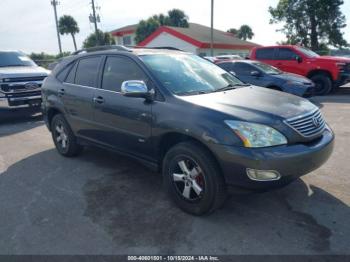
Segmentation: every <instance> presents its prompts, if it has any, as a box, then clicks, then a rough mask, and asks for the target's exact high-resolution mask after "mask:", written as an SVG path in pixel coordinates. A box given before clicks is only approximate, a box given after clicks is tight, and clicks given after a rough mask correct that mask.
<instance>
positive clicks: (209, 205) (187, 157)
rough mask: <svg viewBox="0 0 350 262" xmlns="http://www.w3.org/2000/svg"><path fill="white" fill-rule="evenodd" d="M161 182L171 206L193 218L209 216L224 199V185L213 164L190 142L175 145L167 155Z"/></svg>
mask: <svg viewBox="0 0 350 262" xmlns="http://www.w3.org/2000/svg"><path fill="white" fill-rule="evenodd" d="M163 181H164V186H165V188H166V190H167V192H168V193H169V194H170V196H171V198H172V199H173V200H174V202H175V203H176V204H177V205H178V206H179V207H180V208H181V209H182V210H184V211H185V212H187V213H190V214H193V215H198V216H199V215H205V214H209V213H211V212H213V211H214V210H216V209H217V208H219V207H220V206H221V205H222V204H223V202H224V201H225V199H226V194H227V193H226V185H225V182H224V179H223V176H222V174H221V172H220V170H219V168H218V166H217V164H216V162H215V160H214V159H213V157H212V156H211V155H210V154H209V152H207V151H206V150H205V149H204V148H202V147H201V146H199V145H197V144H195V143H192V142H183V143H179V144H177V145H175V146H174V147H173V148H171V149H170V150H169V151H168V152H167V154H166V155H165V158H164V161H163Z"/></svg>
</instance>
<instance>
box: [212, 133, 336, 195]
mask: <svg viewBox="0 0 350 262" xmlns="http://www.w3.org/2000/svg"><path fill="white" fill-rule="evenodd" d="M333 144H334V134H333V132H332V131H331V129H330V128H328V127H327V128H326V129H325V131H324V133H323V135H322V137H321V138H319V139H317V140H316V141H314V142H312V143H309V144H295V145H285V146H276V147H269V148H255V149H253V148H244V147H234V146H225V145H214V146H213V147H212V148H211V149H212V150H213V152H214V154H215V155H216V157H217V159H218V161H219V164H220V166H221V169H222V171H223V174H224V177H225V181H226V183H227V184H228V185H233V186H239V187H244V188H248V189H263V188H269V187H276V186H280V185H284V184H285V183H286V182H288V181H291V180H294V179H296V178H298V177H300V176H303V175H305V174H307V173H309V172H311V171H313V170H315V169H317V168H318V167H320V166H321V165H322V164H323V163H325V162H326V161H327V159H328V158H329V157H330V155H331V153H332V151H333ZM247 168H248V169H257V170H275V171H277V172H278V173H279V174H280V175H281V178H280V179H279V180H274V181H256V180H252V179H250V178H249V177H248V176H247Z"/></svg>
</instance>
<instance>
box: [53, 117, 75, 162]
mask: <svg viewBox="0 0 350 262" xmlns="http://www.w3.org/2000/svg"><path fill="white" fill-rule="evenodd" d="M51 134H52V139H53V142H54V143H55V146H56V149H57V151H58V152H59V153H60V154H61V155H63V156H66V157H71V156H76V155H78V154H79V153H80V152H81V150H82V146H81V145H79V144H78V143H77V139H76V137H75V135H74V134H73V132H72V130H71V128H70V126H69V124H68V123H67V121H66V119H65V118H64V116H63V115H62V114H57V115H55V116H54V117H53V119H52V121H51Z"/></svg>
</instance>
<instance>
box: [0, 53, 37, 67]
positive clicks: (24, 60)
mask: <svg viewBox="0 0 350 262" xmlns="http://www.w3.org/2000/svg"><path fill="white" fill-rule="evenodd" d="M35 65H36V64H35V63H34V62H33V61H32V60H31V59H30V58H29V57H28V56H26V55H25V54H23V53H21V52H15V51H11V52H0V67H7V66H35Z"/></svg>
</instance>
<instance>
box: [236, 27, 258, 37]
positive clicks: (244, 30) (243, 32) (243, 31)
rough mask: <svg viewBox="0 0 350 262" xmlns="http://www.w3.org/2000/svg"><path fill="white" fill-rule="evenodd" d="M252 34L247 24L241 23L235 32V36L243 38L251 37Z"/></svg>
mask: <svg viewBox="0 0 350 262" xmlns="http://www.w3.org/2000/svg"><path fill="white" fill-rule="evenodd" d="M253 36H254V33H253V30H252V29H251V27H250V26H249V25H242V26H241V27H240V28H239V30H238V33H237V37H238V38H240V39H243V40H247V39H252V38H253Z"/></svg>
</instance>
